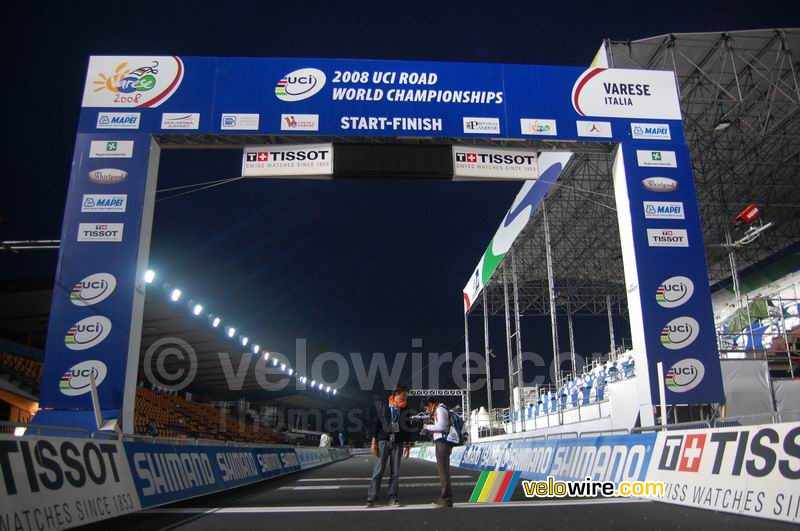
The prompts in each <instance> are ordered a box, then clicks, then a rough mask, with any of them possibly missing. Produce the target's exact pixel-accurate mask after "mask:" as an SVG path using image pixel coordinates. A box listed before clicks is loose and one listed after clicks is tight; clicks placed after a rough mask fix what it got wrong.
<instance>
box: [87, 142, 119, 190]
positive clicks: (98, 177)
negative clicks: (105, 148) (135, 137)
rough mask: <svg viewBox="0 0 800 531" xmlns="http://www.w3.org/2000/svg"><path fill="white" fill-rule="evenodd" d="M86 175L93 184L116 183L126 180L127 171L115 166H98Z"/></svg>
mask: <svg viewBox="0 0 800 531" xmlns="http://www.w3.org/2000/svg"><path fill="white" fill-rule="evenodd" d="M114 149H116V146H114ZM88 177H89V180H90V181H92V182H93V183H95V184H117V183H124V182H125V181H127V180H128V172H126V171H124V170H118V169H116V168H100V169H99V170H92V171H90V172H89V174H88Z"/></svg>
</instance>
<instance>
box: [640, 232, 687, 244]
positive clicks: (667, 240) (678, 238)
mask: <svg viewBox="0 0 800 531" xmlns="http://www.w3.org/2000/svg"><path fill="white" fill-rule="evenodd" d="M647 245H649V246H650V247H689V237H688V236H687V234H686V229H647Z"/></svg>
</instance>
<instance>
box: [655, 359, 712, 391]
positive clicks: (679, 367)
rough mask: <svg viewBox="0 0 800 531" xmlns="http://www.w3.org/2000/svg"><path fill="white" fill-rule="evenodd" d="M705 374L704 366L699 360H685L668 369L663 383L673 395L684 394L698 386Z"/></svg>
mask: <svg viewBox="0 0 800 531" xmlns="http://www.w3.org/2000/svg"><path fill="white" fill-rule="evenodd" d="M705 372H706V371H705V366H704V365H703V363H702V362H701V361H700V360H696V359H694V358H686V359H684V360H681V361H679V362H677V363H676V364H675V365H673V366H672V367H670V369H669V370H668V371H667V373H666V375H665V382H666V384H667V388H668V389H669V390H670V391H672V392H673V393H685V392H686V391H690V390H691V389H694V388H695V387H697V386H698V385H700V382H701V381H703V376H705Z"/></svg>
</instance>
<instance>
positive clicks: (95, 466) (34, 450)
mask: <svg viewBox="0 0 800 531" xmlns="http://www.w3.org/2000/svg"><path fill="white" fill-rule="evenodd" d="M0 443H2V445H3V467H2V476H3V481H0V526H2V527H3V529H23V530H52V529H63V528H67V527H77V526H81V525H84V524H88V523H91V522H97V521H99V520H104V519H106V518H113V517H115V516H121V515H124V514H129V513H132V512H135V511H138V510H140V509H141V506H140V504H139V497H138V495H137V493H136V489H135V487H134V484H133V479H132V478H131V473H130V467H129V466H128V462H127V459H126V457H125V450H124V448H123V447H122V444H121V443H119V442H115V441H102V440H90V439H66V438H55V437H48V438H46V439H45V438H40V437H13V436H10V435H0Z"/></svg>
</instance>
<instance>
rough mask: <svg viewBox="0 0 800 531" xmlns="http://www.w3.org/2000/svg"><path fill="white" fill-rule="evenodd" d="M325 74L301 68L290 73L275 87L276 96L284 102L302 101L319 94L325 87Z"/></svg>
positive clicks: (312, 69) (320, 71)
mask: <svg viewBox="0 0 800 531" xmlns="http://www.w3.org/2000/svg"><path fill="white" fill-rule="evenodd" d="M325 81H326V77H325V72H323V71H322V70H317V69H316V68H301V69H300V70H295V71H294V72H289V73H288V74H286V75H285V76H284V77H283V78H281V80H280V81H278V84H277V85H276V86H275V96H276V97H277V98H278V99H279V100H282V101H301V100H305V99H307V98H310V97H311V96H313V95H314V94H316V93H318V92H319V91H320V90H322V88H323V87H324V86H325Z"/></svg>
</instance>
